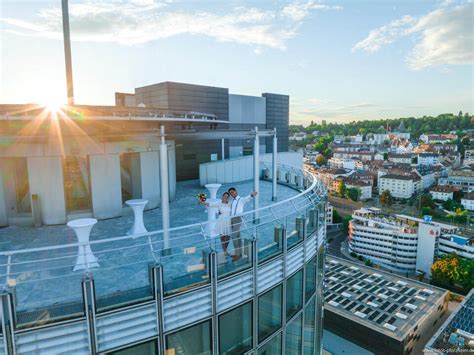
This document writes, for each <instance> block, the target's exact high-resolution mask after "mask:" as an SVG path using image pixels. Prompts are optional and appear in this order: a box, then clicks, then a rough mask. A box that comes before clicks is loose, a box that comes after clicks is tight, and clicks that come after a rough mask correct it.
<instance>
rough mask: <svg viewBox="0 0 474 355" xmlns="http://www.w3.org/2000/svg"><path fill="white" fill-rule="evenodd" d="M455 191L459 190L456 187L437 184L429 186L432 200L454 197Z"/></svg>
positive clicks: (446, 199)
mask: <svg viewBox="0 0 474 355" xmlns="http://www.w3.org/2000/svg"><path fill="white" fill-rule="evenodd" d="M456 191H459V189H458V188H456V187H452V186H442V185H438V186H435V187H433V188H431V190H430V194H431V197H432V198H433V200H439V201H448V200H452V199H453V198H454V193H455V192H456Z"/></svg>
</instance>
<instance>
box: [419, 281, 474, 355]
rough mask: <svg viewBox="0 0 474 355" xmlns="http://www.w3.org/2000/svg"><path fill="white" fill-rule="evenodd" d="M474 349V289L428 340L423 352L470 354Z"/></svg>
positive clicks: (434, 354) (432, 353) (436, 354)
mask: <svg viewBox="0 0 474 355" xmlns="http://www.w3.org/2000/svg"><path fill="white" fill-rule="evenodd" d="M473 351H474V289H473V290H471V291H470V292H469V294H468V295H467V296H466V297H464V300H463V301H462V302H461V304H460V305H459V307H458V308H457V309H456V310H455V311H454V312H453V313H452V314H451V315H450V316H449V318H448V319H447V320H446V321H445V322H444V323H443V325H442V326H441V327H440V328H439V329H438V331H437V332H436V334H434V335H433V337H432V338H431V339H430V340H429V341H428V343H427V344H426V346H425V348H424V350H423V353H424V354H429V355H438V354H446V353H449V354H469V353H472V352H473Z"/></svg>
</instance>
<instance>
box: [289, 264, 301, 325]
mask: <svg viewBox="0 0 474 355" xmlns="http://www.w3.org/2000/svg"><path fill="white" fill-rule="evenodd" d="M302 307H303V270H300V271H298V272H297V273H296V274H294V275H293V276H291V277H290V278H289V279H288V281H287V283H286V318H287V319H290V318H291V317H292V316H294V315H295V314H296V313H297V312H298V311H299V310H300V309H301V308H302Z"/></svg>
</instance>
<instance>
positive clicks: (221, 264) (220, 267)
mask: <svg viewBox="0 0 474 355" xmlns="http://www.w3.org/2000/svg"><path fill="white" fill-rule="evenodd" d="M243 233H245V232H244V231H242V233H241V236H240V238H239V237H234V236H231V240H230V245H233V248H232V247H229V251H230V253H231V254H233V255H237V254H236V253H237V252H236V250H241V256H240V257H234V256H232V257H231V256H229V257H225V256H223V254H222V253H221V254H219V255H218V260H217V276H218V278H222V277H225V276H229V275H232V274H234V273H236V272H239V271H242V270H245V269H248V268H250V267H252V262H253V251H252V240H251V239H249V238H247V237H244V236H243V235H242V234H243ZM232 250H234V252H232Z"/></svg>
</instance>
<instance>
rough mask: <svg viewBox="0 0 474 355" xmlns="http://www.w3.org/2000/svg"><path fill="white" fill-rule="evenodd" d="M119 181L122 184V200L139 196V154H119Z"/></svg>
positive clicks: (140, 195) (140, 194)
mask: <svg viewBox="0 0 474 355" xmlns="http://www.w3.org/2000/svg"><path fill="white" fill-rule="evenodd" d="M120 181H121V184H122V202H123V203H125V201H127V200H131V199H134V198H141V197H142V192H141V172H140V154H139V153H126V154H121V155H120Z"/></svg>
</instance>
